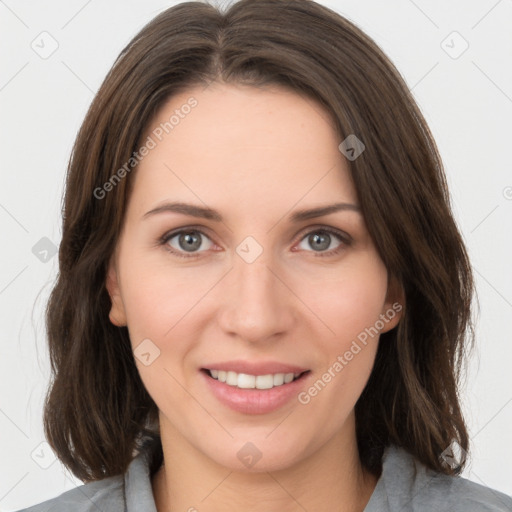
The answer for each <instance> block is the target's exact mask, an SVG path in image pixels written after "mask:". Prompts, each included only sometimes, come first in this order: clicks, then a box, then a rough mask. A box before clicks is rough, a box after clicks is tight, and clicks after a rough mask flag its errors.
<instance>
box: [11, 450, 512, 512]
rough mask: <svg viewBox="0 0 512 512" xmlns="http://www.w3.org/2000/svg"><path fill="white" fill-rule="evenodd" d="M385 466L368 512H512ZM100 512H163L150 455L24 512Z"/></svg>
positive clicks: (503, 499) (415, 466) (411, 469)
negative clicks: (158, 504)
mask: <svg viewBox="0 0 512 512" xmlns="http://www.w3.org/2000/svg"><path fill="white" fill-rule="evenodd" d="M382 461H383V464H382V474H381V476H380V478H379V480H378V482H377V485H376V487H375V489H374V491H373V494H372V496H371V498H370V501H369V502H368V504H367V505H366V507H365V509H364V512H399V511H404V512H424V511H425V512H426V511H428V512H431V511H436V512H444V511H446V512H512V497H510V496H507V495H506V494H504V493H501V492H499V491H495V490H493V489H490V488H489V487H485V486H483V485H480V484H477V483H475V482H472V481H470V480H467V479H465V478H462V477H453V476H447V475H444V474H441V473H437V472H434V471H432V470H430V469H428V468H426V467H425V466H424V465H422V464H421V463H420V462H419V461H418V460H416V459H415V458H414V457H413V456H412V455H410V454H409V453H408V452H406V451H405V450H404V449H402V448H399V447H397V446H394V445H393V446H389V447H387V448H386V450H385V451H384V456H383V459H382ZM196 508H197V509H198V510H200V509H201V507H200V506H199V505H198V506H197V507H196ZM98 511H101V512H157V510H156V506H155V500H154V498H153V491H152V487H151V480H150V476H149V467H148V463H147V459H146V456H145V454H144V453H141V454H139V455H138V456H137V457H136V458H134V459H133V461H132V462H131V464H130V466H129V467H128V470H127V471H126V473H125V474H124V475H119V476H115V477H110V478H106V479H104V480H100V481H97V482H91V483H88V484H85V485H81V486H79V487H77V488H76V489H72V490H70V491H67V492H65V493H63V494H61V495H60V496H57V497H56V498H53V499H50V500H48V501H45V502H43V503H40V504H39V505H35V506H32V507H30V508H26V509H24V510H20V511H19V512H98Z"/></svg>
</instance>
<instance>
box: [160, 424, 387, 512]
mask: <svg viewBox="0 0 512 512" xmlns="http://www.w3.org/2000/svg"><path fill="white" fill-rule="evenodd" d="M162 420H163V418H161V421H162ZM164 421H165V420H164ZM164 426H165V428H162V427H164ZM168 427H169V424H168V423H166V424H164V425H163V424H162V423H161V432H162V446H163V451H164V461H166V462H167V464H165V465H163V466H162V467H161V468H160V470H159V471H158V472H157V473H156V474H155V475H154V477H153V481H152V485H153V495H154V497H155V503H156V507H157V510H158V512H175V511H189V512H198V511H200V512H214V511H215V512H216V511H219V510H222V511H223V512H231V511H235V510H236V511H238V510H246V511H251V512H267V511H268V510H279V511H280V512H296V511H301V512H303V511H304V510H323V511H324V512H363V510H364V508H365V506H366V504H367V503H368V501H369V499H370V497H371V494H372V493H373V490H374V489H375V486H376V483H377V477H375V476H374V475H372V474H371V473H369V472H368V471H366V470H365V469H364V468H363V467H362V466H361V462H360V459H359V454H358V451H357V443H356V438H355V422H354V418H353V417H351V418H350V420H349V419H347V425H346V427H347V428H346V429H344V430H347V431H348V432H352V433H353V435H351V436H347V435H346V432H344V431H342V432H340V433H339V434H338V435H336V436H334V437H333V438H332V439H331V440H329V441H328V442H327V443H326V444H324V445H323V446H322V447H320V448H319V449H317V450H316V451H315V452H314V453H312V454H311V455H309V456H306V457H304V458H302V459H301V460H300V462H299V463H297V464H294V465H293V466H290V467H287V468H286V469H280V470H277V471H273V470H271V469H270V470H263V471H260V472H242V471H237V470H233V469H231V468H226V467H223V466H221V465H218V464H216V463H215V462H214V461H212V460H211V459H210V458H207V457H206V456H205V454H204V453H201V452H199V451H197V450H196V449H195V448H194V447H193V446H191V445H190V444H188V443H187V442H186V441H185V440H184V439H183V437H181V436H180V435H178V433H177V432H176V431H175V430H173V429H172V428H168Z"/></svg>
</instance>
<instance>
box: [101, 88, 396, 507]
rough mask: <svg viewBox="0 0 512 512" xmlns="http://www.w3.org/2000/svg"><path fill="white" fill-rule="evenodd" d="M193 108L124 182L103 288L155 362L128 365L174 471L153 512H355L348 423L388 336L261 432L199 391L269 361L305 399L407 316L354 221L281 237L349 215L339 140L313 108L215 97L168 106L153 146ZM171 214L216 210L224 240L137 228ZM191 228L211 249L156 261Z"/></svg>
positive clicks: (201, 223)
mask: <svg viewBox="0 0 512 512" xmlns="http://www.w3.org/2000/svg"><path fill="white" fill-rule="evenodd" d="M191 96H193V97H194V98H195V99H196V100H197V101H198V105H197V106H196V107H195V108H194V109H192V110H191V112H190V114H188V115H187V116H185V117H184V118H183V119H180V123H179V124H178V125H177V126H175V127H174V129H173V130H172V131H171V132H169V134H168V135H166V136H165V137H164V138H163V139H162V141H160V142H159V143H158V144H157V146H156V147H155V148H154V149H152V150H151V151H150V152H149V154H148V155H147V156H146V157H145V158H144V159H143V160H142V162H141V163H140V165H139V167H138V169H137V171H136V174H135V176H133V177H131V179H134V180H135V182H134V187H133V192H132V195H131V197H130V200H129V204H128V209H127V212H126V217H125V223H124V227H123V231H122V233H121V236H120V239H119V241H118V245H117V248H116V252H115V254H114V256H113V258H112V260H111V264H110V268H109V272H108V277H107V288H108V291H109V293H110V296H111V299H112V309H111V312H110V319H111V321H112V322H113V323H114V324H115V325H127V326H128V330H129V333H130V338H131V342H132V345H133V348H134V349H135V348H136V347H137V346H138V345H139V344H140V343H141V342H142V340H145V339H149V340H151V343H153V344H154V345H151V346H156V347H158V350H160V354H159V356H158V357H156V359H154V360H153V361H152V362H151V364H149V365H147V366H146V365H144V364H142V363H141V362H140V361H139V360H138V359H137V358H136V364H137V367H138V370H139V372H140V375H141V378H142V380H143V382H144V384H145V386H146V388H147V390H148V392H149V393H150V395H151V396H152V398H153V399H154V401H155V403H156V404H157V405H158V408H159V410H160V429H161V435H162V444H163V450H164V461H165V462H164V466H163V467H162V468H161V469H160V470H159V471H158V473H157V474H156V475H155V477H154V478H153V480H152V485H153V492H154V496H155V501H156V505H157V509H158V511H159V512H163V511H187V510H191V511H192V510H195V509H197V510H198V511H200V512H204V511H218V510H223V511H226V512H229V511H231V510H233V511H234V510H237V511H238V510H248V511H249V510H250V511H255V512H259V511H262V512H263V511H265V512H268V511H299V510H300V511H303V510H304V509H305V510H324V511H333V512H334V511H336V512H339V511H362V510H363V509H364V507H365V505H366V503H367V502H368V500H369V498H370V496H371V493H372V492H373V490H374V488H375V485H376V482H377V478H376V477H375V476H373V475H371V474H370V473H369V472H367V471H366V470H364V469H363V467H362V466H361V462H360V459H359V455H358V451H357V444H356V431H355V415H354V405H355V403H356V401H357V399H358V398H359V396H360V394H361V392H362V390H363V388H364V386H365V384H366V382H367V380H368V377H369V375H370V373H371V369H372V367H373V363H374V359H375V354H376V350H377V345H378V336H374V337H373V338H370V339H369V342H368V344H367V345H366V346H364V347H363V349H362V350H361V351H360V352H359V353H358V354H357V355H355V356H354V357H353V359H352V360H351V361H350V362H348V364H347V365H346V366H344V368H343V370H342V371H341V372H339V373H337V374H336V376H335V377H334V378H332V380H331V382H329V383H328V384H327V385H326V386H325V387H324V389H322V391H321V392H319V393H318V394H317V395H316V396H315V397H312V398H311V400H310V402H309V403H308V404H302V403H300V402H299V401H298V400H297V399H292V400H290V401H289V402H288V403H286V404H285V405H284V406H283V407H281V408H279V409H278V410H276V411H273V412H271V413H267V414H259V415H250V414H244V413H241V412H235V411H233V410H231V409H230V408H228V407H226V406H224V405H223V404H221V403H219V402H218V401H217V399H216V398H215V397H214V396H213V395H212V394H211V393H210V391H209V389H208V387H207V386H206V384H205V381H204V378H203V376H202V375H201V374H200V373H199V369H200V368H201V367H205V366H207V363H210V364H211V363H215V362H221V361H226V360H231V359H244V360H250V361H262V360H266V361H268V360H275V361H280V362H287V363H290V364H296V365H299V366H301V367H305V368H309V369H310V374H309V375H308V376H307V378H306V379H305V381H304V385H303V388H304V389H306V390H307V389H308V388H309V387H310V386H312V385H313V384H314V382H315V381H317V379H319V378H320V377H321V376H322V374H324V372H326V371H327V370H328V368H329V367H332V365H333V363H334V362H335V361H336V360H337V357H338V356H339V355H343V354H344V353H345V352H346V351H347V350H348V349H349V348H350V346H351V343H352V342H353V341H354V340H355V339H356V337H357V335H358V334H359V333H361V332H362V331H364V329H365V328H368V327H370V326H374V325H375V323H376V321H377V320H378V319H379V316H380V315H382V314H386V311H388V310H389V309H390V308H391V306H392V304H393V303H395V302H396V301H401V300H402V297H401V296H400V295H398V294H397V293H395V292H394V291H393V290H394V289H395V287H394V286H392V283H391V282H388V273H387V270H386V268H385V266H384V264H383V262H382V261H381V259H380V258H379V255H378V253H377V251H376V249H375V247H374V245H373V242H372V240H371V238H370V236H369V233H368V231H367V227H366V225H365V222H364V218H363V216H362V215H361V213H360V212H357V211H351V210H345V211H338V212H336V213H332V214H329V215H324V216H322V217H318V218H314V219H310V220H306V221H302V222H299V223H292V222H290V221H289V220H288V217H289V215H290V214H291V213H293V212H294V211H296V210H298V209H304V208H313V207H317V206H322V205H327V204H331V203H337V202H346V203H351V204H354V205H357V202H358V201H357V193H356V190H355V188H354V185H353V183H352V181H351V178H350V175H349V170H348V164H347V161H346V160H345V158H344V157H343V155H342V154H341V153H340V151H339V149H338V145H339V144H340V142H341V139H340V137H339V136H338V134H337V133H336V131H335V129H334V127H333V126H334V125H333V123H332V119H331V118H330V117H329V115H328V113H327V112H326V111H324V110H323V109H322V107H321V106H320V105H318V104H317V103H316V102H314V101H312V100H311V99H308V98H305V97H302V96H300V95H298V94H296V93H293V92H290V91H288V90H286V89H282V88H279V87H272V88H265V89H263V88H255V87H249V86H238V85H237V86H235V85H226V84H220V83H214V84H211V85H210V86H209V87H207V88H206V89H204V88H203V87H199V86H198V87H194V88H191V89H190V90H188V91H186V92H183V93H181V94H179V95H177V96H174V97H172V98H171V99H170V100H169V101H168V102H167V103H166V104H165V105H164V107H163V108H162V109H161V111H160V112H159V113H158V114H157V116H156V117H155V119H154V120H153V122H152V123H151V129H153V128H154V127H155V126H157V125H158V124H159V123H160V122H165V121H166V120H168V119H169V117H170V116H171V115H172V114H173V112H174V110H175V109H177V108H178V109H179V108H180V107H181V106H182V105H183V104H185V103H186V102H187V100H188V99H189V98H190V97H191ZM150 134H151V130H148V132H147V134H146V136H147V135H150ZM166 201H183V202H188V203H193V204H195V205H199V206H208V207H210V208H214V209H215V210H218V211H219V212H220V213H221V214H222V216H223V222H215V221H213V220H207V219H202V218H195V217H190V216H187V215H184V214H181V213H174V212H165V213H159V214H154V215H149V216H147V217H144V214H145V213H146V212H148V211H150V210H152V209H154V208H155V207H157V206H159V205H161V204H162V203H164V202H166ZM188 227H194V228H197V229H201V231H203V232H204V233H205V235H200V234H199V233H196V236H198V237H200V238H201V239H202V240H203V243H202V245H201V246H200V248H199V249H194V250H195V252H193V253H192V254H193V255H194V254H195V255H196V256H195V257H194V256H193V257H187V255H190V254H191V253H190V252H187V248H186V245H185V244H184V243H182V244H181V245H180V243H179V242H180V240H179V238H180V237H179V235H178V236H175V237H174V238H172V239H171V240H169V241H168V242H164V243H160V244H159V242H158V240H159V239H160V238H161V237H162V236H163V235H164V234H166V233H167V232H169V231H171V230H173V229H177V228H188ZM329 227H331V228H335V229H338V230H341V231H342V232H344V233H346V234H348V235H349V236H350V238H351V241H350V243H345V242H343V241H341V240H340V239H338V238H337V237H336V236H334V235H332V236H331V238H330V240H331V242H330V245H328V247H327V249H326V248H321V249H320V250H319V249H317V248H316V247H315V245H314V243H313V242H312V241H311V237H308V235H310V234H313V235H314V234H315V233H318V230H319V229H320V228H329ZM319 234H320V235H321V234H322V231H320V233H319ZM247 236H252V237H253V238H254V239H255V240H256V241H257V243H258V244H259V246H260V247H261V248H262V250H263V252H262V253H261V254H260V255H259V256H258V257H257V258H256V260H255V261H253V262H252V263H248V262H247V261H246V260H244V259H243V258H242V257H240V256H239V255H238V254H237V252H236V248H237V247H238V246H239V244H240V243H241V242H242V241H243V240H244V239H245V238H246V237H247ZM308 240H309V241H308ZM166 245H167V247H171V248H174V250H175V251H177V252H181V254H184V255H185V256H186V257H180V256H177V255H174V254H172V253H171V252H169V250H167V249H166ZM326 246H327V244H326ZM323 247H325V246H323ZM336 249H340V251H339V252H338V253H337V254H332V253H333V252H334V251H335V250H336ZM329 253H331V254H330V255H329ZM321 254H324V256H321ZM399 319H400V314H396V315H395V316H394V318H393V319H392V320H390V321H388V322H387V323H386V324H385V327H384V328H383V329H381V332H385V331H387V330H389V329H392V328H394V327H395V326H396V324H397V323H398V321H399ZM249 441H250V442H251V443H253V444H254V445H255V446H256V447H257V449H258V450H259V451H260V452H261V454H262V457H261V459H260V460H259V461H258V462H257V463H256V464H255V465H254V466H252V467H245V466H244V465H243V464H242V463H241V461H240V460H239V458H238V457H237V452H238V450H240V449H241V448H242V447H243V446H244V445H245V444H246V443H247V442H249Z"/></svg>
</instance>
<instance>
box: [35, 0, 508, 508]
mask: <svg viewBox="0 0 512 512" xmlns="http://www.w3.org/2000/svg"><path fill="white" fill-rule="evenodd" d="M59 261H60V275H59V277H58V281H57V283H56V286H55V288H54V290H53V293H52V296H51V299H50V302H49V305H48V316H47V323H48V337H49V343H50V354H51V362H52V370H53V372H54V377H55V378H54V381H53V382H52V386H51V389H50V390H49V393H48V396H47V401H46V404H45V415H44V422H45V431H46V436H47V438H48V442H49V443H50V444H51V446H52V448H53V449H54V450H55V452H56V453H57V455H58V456H59V458H60V460H61V461H62V462H63V464H64V465H66V466H67V467H68V468H69V469H70V470H71V471H72V472H73V474H74V475H75V476H76V477H78V478H80V479H81V480H82V481H84V482H86V483H85V485H84V486H82V487H80V488H77V489H75V490H72V491H70V492H68V493H64V494H62V495H61V496H59V497H57V498H55V499H53V500H50V501H48V502H45V503H43V504H40V505H38V506H35V507H32V508H30V509H27V510H32V511H39V510H40V511H42V510H48V509H51V510H62V511H63V510H97V509H98V508H99V509H100V510H140V511H146V510H147V511H152V512H153V511H158V512H163V511H173V512H174V511H177V510H188V511H194V510H198V511H201V512H202V511H217V510H222V511H228V512H229V511H231V510H248V511H249V510H250V511H260V510H262V511H263V510H265V511H268V510H280V511H282V510H285V511H292V510H311V511H312V510H327V511H347V512H348V511H363V510H364V511H366V512H374V511H381V510H390V511H391V510H418V511H419V510H451V511H455V510H464V511H465V510H472V511H474V510H500V511H501V510H512V499H511V498H509V497H507V496H506V495H504V494H502V493H499V492H497V491H494V490H492V489H489V488H486V487H484V486H481V485H478V484H476V483H473V482H470V481H468V480H465V479H463V478H461V477H459V476H457V475H458V474H459V473H460V472H461V470H462V469H463V467H464V463H465V454H466V453H467V452H468V450H469V437H468V433H467V429H466V425H465V422H464V418H463V416H462V413H461V409H460V404H459V401H458V395H457V383H458V377H459V374H460V371H461V368H462V364H463V360H464V357H465V354H466V351H467V348H468V346H469V344H470V343H471V341H472V338H471V336H470V335H471V334H472V324H471V299H472V295H473V280H472V275H471V268H470V264H469V261H468V257H467V253H466V250H465V248H464V245H463V242H462V239H461V236H460V234H459V231H458V229H457V226H456V224H455V222H454V219H453V215H452V212H451V210H450V207H449V194H448V191H447V186H446V181H445V176H444V172H443V168H442V163H441V160H440V157H439V155H438V152H437V150H436V146H435V143H434V141H433V139H432V136H431V134H430V132H429V129H428V127H427V125H426V123H425V121H424V119H423V117H422V115H421V113H420V112H419V110H418V108H417V106H416V104H415V103H414V101H413V100H412V98H411V97H410V96H409V95H408V90H407V87H406V84H405V83H404V82H403V80H402V78H401V77H400V75H399V73H398V72H397V71H396V69H395V68H394V67H393V65H392V64H391V63H390V62H389V60H388V59H387V58H386V57H385V56H384V55H383V53H382V51H381V50H380V49H379V48H378V47H377V46H376V45H375V43H374V42H373V41H372V40H371V39H369V38H368V37H367V36H366V35H365V34H364V33H362V32H361V31H360V30H359V29H358V28H356V27H355V26H354V25H352V24H351V23H350V22H348V21H347V20H345V19H344V18H342V17H341V16H339V15H337V14H335V13H334V12H332V11H330V10H329V9H327V8H325V7H322V6H320V5H318V4H315V3H314V2H311V1H308V0H293V1H276V0H263V1H258V2H252V1H248V0H242V1H240V2H238V3H235V4H233V5H232V6H231V7H230V8H229V9H228V10H227V12H225V13H222V12H220V11H218V10H217V9H216V8H214V7H212V6H210V5H207V4H202V3H196V2H189V3H184V4H180V5H178V6H176V7H173V8H171V9H168V10H167V11H165V12H163V13H162V14H160V15H159V16H157V17H156V18H155V19H154V20H153V21H152V22H151V23H149V24H148V25H147V26H146V27H144V28H143V30H142V31H141V32H140V33H139V34H138V35H137V36H136V37H135V38H134V40H133V41H132V42H131V43H130V44H129V45H128V46H127V47H126V48H125V50H124V51H123V52H122V53H121V55H120V57H119V58H118V60H117V61H116V63H115V64H114V66H113V68H112V70H111V71H110V73H109V74H108V76H107V78H106V79H105V81H104V83H103V85H102V86H101V88H100V90H99V92H98V94H97V96H96V97H95V99H94V101H93V104H92V105H91V108H90V110H89V112H88V114H87V116H86V119H85V121H84V123H83V126H82V128H81V130H80V133H79V134H78V138H77V141H76V144H75V147H74V151H73V155H72V158H71V161H70V165H69V170H68V179H67V183H66V196H65V204H64V224H63V238H62V243H61V246H60V252H59ZM468 334H469V335H468Z"/></svg>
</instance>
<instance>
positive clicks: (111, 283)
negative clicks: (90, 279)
mask: <svg viewBox="0 0 512 512" xmlns="http://www.w3.org/2000/svg"><path fill="white" fill-rule="evenodd" d="M105 285H106V287H107V291H108V294H109V295H110V301H111V303H112V306H111V308H110V313H109V315H108V316H109V318H110V321H111V322H112V323H113V324H114V325H116V326H117V327H124V326H125V325H126V312H125V310H124V303H123V299H122V298H121V290H120V288H119V279H118V272H117V268H116V264H115V258H114V257H112V258H111V259H110V263H109V266H108V270H107V279H106V283H105Z"/></svg>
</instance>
